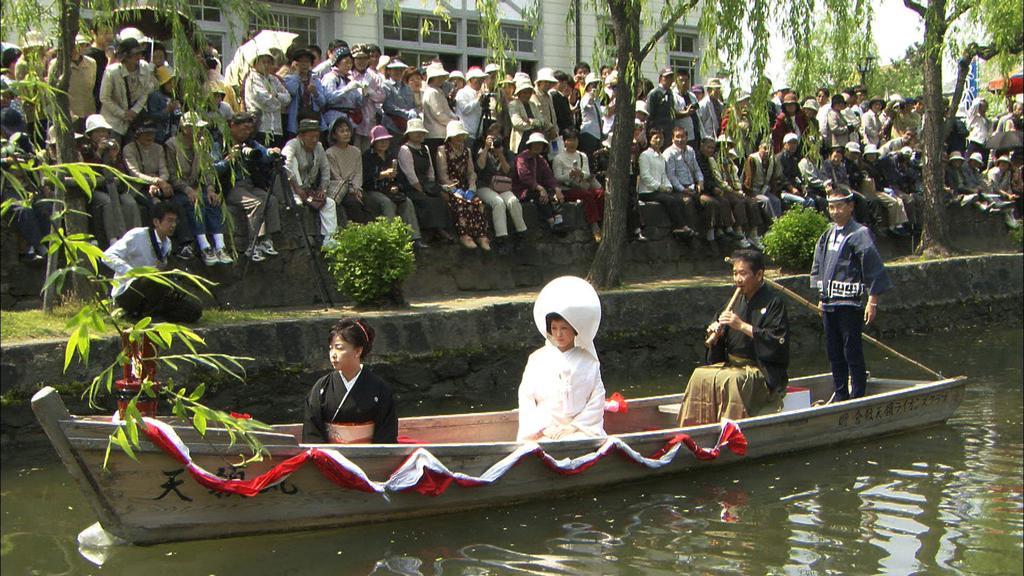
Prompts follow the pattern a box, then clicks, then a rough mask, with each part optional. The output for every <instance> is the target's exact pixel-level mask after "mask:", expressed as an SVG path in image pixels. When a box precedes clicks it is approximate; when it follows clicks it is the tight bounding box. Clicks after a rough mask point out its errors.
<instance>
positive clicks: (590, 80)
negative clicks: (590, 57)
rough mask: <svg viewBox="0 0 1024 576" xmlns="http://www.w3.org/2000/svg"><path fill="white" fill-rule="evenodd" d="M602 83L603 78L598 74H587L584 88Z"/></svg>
mask: <svg viewBox="0 0 1024 576" xmlns="http://www.w3.org/2000/svg"><path fill="white" fill-rule="evenodd" d="M600 83H601V77H600V76H598V75H597V73H596V72H591V73H590V74H587V78H586V80H584V81H583V85H584V86H590V85H591V84H600Z"/></svg>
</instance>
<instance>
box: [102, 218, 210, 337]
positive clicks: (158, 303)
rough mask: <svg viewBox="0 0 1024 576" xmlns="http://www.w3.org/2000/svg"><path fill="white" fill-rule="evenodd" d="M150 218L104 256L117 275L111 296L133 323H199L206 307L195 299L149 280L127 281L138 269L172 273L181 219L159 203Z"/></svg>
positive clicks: (122, 238) (115, 244) (131, 279)
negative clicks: (173, 247) (147, 319)
mask: <svg viewBox="0 0 1024 576" xmlns="http://www.w3.org/2000/svg"><path fill="white" fill-rule="evenodd" d="M149 216H150V220H149V225H147V226H140V227H137V228H132V229H131V230H129V231H128V232H127V233H126V234H125V235H124V236H122V237H121V238H120V239H119V240H118V241H117V242H115V243H114V244H113V245H111V246H110V247H109V248H107V249H106V251H105V252H104V253H103V260H104V262H105V263H106V264H107V266H109V267H110V268H111V269H112V270H113V271H114V284H113V287H112V289H111V291H110V296H111V297H112V298H113V299H114V302H115V303H116V304H117V305H118V306H119V307H121V309H123V310H124V311H125V314H126V315H127V317H128V318H129V319H131V320H133V321H134V320H138V319H140V318H144V317H147V316H149V317H152V318H153V319H154V320H158V321H165V322H181V323H186V324H190V323H192V322H196V321H198V320H199V318H200V317H202V315H203V307H202V305H201V304H200V303H199V301H198V300H196V298H195V297H194V296H190V295H188V294H185V293H183V292H179V291H177V290H175V289H174V288H172V287H170V286H168V285H167V284H166V283H163V282H157V281H155V280H151V279H149V278H129V279H125V278H124V276H125V274H128V273H129V272H131V271H132V270H135V269H136V268H142V267H152V268H156V269H157V270H168V269H170V264H169V261H168V260H169V256H170V253H171V235H173V234H174V230H175V228H176V227H177V225H178V215H177V214H176V213H175V210H174V208H173V207H171V206H169V205H168V204H166V203H164V202H159V203H157V204H155V205H154V206H153V211H152V212H151V213H150V215H149Z"/></svg>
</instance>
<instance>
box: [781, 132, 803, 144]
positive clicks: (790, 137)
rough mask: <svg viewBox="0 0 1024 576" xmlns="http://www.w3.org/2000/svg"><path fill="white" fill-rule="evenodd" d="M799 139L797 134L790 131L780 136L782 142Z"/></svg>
mask: <svg viewBox="0 0 1024 576" xmlns="http://www.w3.org/2000/svg"><path fill="white" fill-rule="evenodd" d="M799 141H800V137H799V136H797V135H796V134H794V133H792V132H790V133H789V134H786V135H785V136H783V137H782V143H783V144H789V143H790V142H799Z"/></svg>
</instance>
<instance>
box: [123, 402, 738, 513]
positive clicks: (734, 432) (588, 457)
mask: <svg viewBox="0 0 1024 576" xmlns="http://www.w3.org/2000/svg"><path fill="white" fill-rule="evenodd" d="M143 420H144V423H145V426H144V427H143V430H144V431H145V433H146V436H147V437H148V438H149V439H150V441H152V442H153V444H155V445H156V446H158V447H159V448H160V449H161V450H163V451H164V452H166V453H167V454H168V455H170V456H171V457H172V458H174V459H175V460H177V461H178V462H180V463H182V464H183V465H184V466H185V467H186V469H187V470H188V473H189V474H190V475H191V476H192V478H193V479H195V481H196V482H198V483H199V484H201V485H203V486H204V487H206V488H209V489H211V490H216V491H218V492H225V493H231V494H240V495H242V496H250V497H251V496H256V495H257V494H259V493H260V492H261V491H263V490H265V489H267V488H269V487H271V486H274V485H276V484H278V483H280V482H281V481H283V480H284V479H285V478H287V477H288V476H290V475H291V474H292V473H294V472H295V471H296V470H298V469H299V468H300V467H302V466H303V465H304V464H305V463H306V462H307V461H312V463H313V465H315V466H316V468H317V469H318V470H319V471H320V473H321V474H323V476H324V477H325V478H327V479H328V480H330V481H331V482H334V483H335V484H337V485H338V486H341V487H343V488H346V489H350V490H359V491H362V492H373V493H377V494H382V495H386V494H388V493H395V492H407V491H415V492H418V493H420V494H424V495H427V496H437V495H440V494H443V493H444V491H445V490H447V489H448V487H449V486H451V484H452V483H454V484H457V485H458V486H461V487H463V488H473V487H477V486H485V485H488V484H492V483H494V482H497V481H498V480H499V479H500V478H501V477H502V476H504V475H505V473H506V472H508V471H509V469H511V468H512V467H514V466H515V465H516V464H518V463H519V462H520V461H521V460H523V459H524V458H526V457H527V456H533V457H536V458H538V459H539V460H540V461H541V462H542V463H543V464H544V465H545V466H547V467H548V468H550V469H551V470H553V471H555V472H557V473H559V474H561V475H563V476H571V475H575V474H580V473H582V472H585V471H586V470H587V469H589V468H590V467H591V466H593V465H595V464H597V463H598V462H600V461H601V460H602V459H603V458H604V457H605V456H608V455H609V454H612V453H613V452H617V453H619V454H620V455H622V456H623V457H625V458H628V459H629V460H632V461H633V462H635V463H637V464H639V465H641V466H645V467H647V468H651V469H655V468H661V467H662V466H667V465H668V464H670V463H671V462H672V461H673V460H674V459H675V458H676V456H677V455H678V454H679V452H680V450H681V448H682V447H683V446H685V447H686V448H687V449H688V450H689V451H690V452H691V453H692V454H693V455H694V457H696V458H697V459H699V460H714V459H715V458H718V456H719V455H720V454H721V452H722V450H723V449H725V448H728V449H729V450H730V451H731V452H733V453H734V454H736V455H738V456H742V455H744V454H746V452H747V439H746V438H745V437H744V436H743V433H742V432H741V431H740V427H739V425H738V424H736V423H735V422H733V421H731V420H723V421H722V432H721V434H719V437H718V442H717V443H716V444H715V447H714V448H711V449H706V448H701V447H699V446H697V443H696V442H694V441H693V439H692V438H690V436H689V435H687V434H677V435H676V436H674V437H672V438H671V439H669V440H668V441H667V442H666V443H665V445H664V446H662V448H661V449H659V450H658V451H657V452H655V453H654V454H652V455H651V456H644V455H642V454H640V453H639V452H637V451H636V450H634V449H633V448H632V447H630V446H629V444H626V442H624V441H623V440H622V439H621V438H619V437H617V436H610V437H608V438H607V439H606V440H605V442H604V443H603V444H602V445H601V446H600V448H598V449H597V450H595V451H593V452H590V453H588V454H584V455H582V456H577V457H576V458H562V459H557V458H554V457H552V456H551V455H549V454H548V453H547V452H545V451H544V449H543V448H541V446H540V445H538V444H536V443H533V442H531V443H528V444H523V445H521V446H519V447H518V448H516V450H515V451H513V452H512V453H511V454H509V455H508V456H505V457H504V458H502V459H501V460H499V461H498V462H496V463H495V464H494V465H493V466H491V467H490V468H488V469H487V471H485V472H484V473H483V474H481V475H480V476H471V475H469V474H465V473H463V472H453V471H452V470H450V469H448V467H447V466H445V465H444V463H442V462H441V461H440V460H438V459H437V457H436V456H434V455H433V454H431V452H430V451H429V450H427V449H426V448H424V447H419V448H417V449H416V450H414V451H413V453H412V454H410V455H409V457H408V458H406V459H405V461H404V462H403V463H402V464H401V465H400V466H399V467H398V468H397V469H395V471H394V472H393V473H392V474H391V476H390V477H389V478H388V479H387V480H386V481H384V482H376V481H373V480H371V479H370V478H369V477H368V476H367V475H366V473H365V472H364V471H363V469H362V468H360V467H359V466H358V465H356V464H355V463H354V462H352V461H351V460H349V459H348V458H346V457H345V456H344V455H343V454H342V453H341V451H340V450H335V449H330V448H310V449H308V450H306V451H305V452H301V453H299V454H296V455H295V456H292V457H291V458H289V459H287V460H285V461H284V462H281V463H280V464H278V465H277V466H274V467H273V468H271V469H270V470H268V471H266V472H264V473H263V474H260V475H259V476H257V477H256V478H252V479H249V480H226V479H224V478H221V477H220V476H217V475H216V474H213V473H211V472H209V471H207V470H205V469H204V468H202V467H200V466H199V465H198V464H196V463H195V462H193V461H192V456H191V454H190V453H189V449H188V446H186V445H185V443H184V442H182V440H181V438H180V437H179V436H178V434H177V432H175V431H174V428H172V427H171V426H170V425H168V424H167V423H165V422H161V421H159V420H156V419H153V418H144V419H143Z"/></svg>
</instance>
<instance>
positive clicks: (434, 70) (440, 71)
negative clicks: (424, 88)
mask: <svg viewBox="0 0 1024 576" xmlns="http://www.w3.org/2000/svg"><path fill="white" fill-rule="evenodd" d="M447 76H448V71H447V70H445V69H444V66H442V65H440V64H436V65H435V64H431V65H430V66H427V82H430V81H431V80H433V79H434V78H445V77H447Z"/></svg>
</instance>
